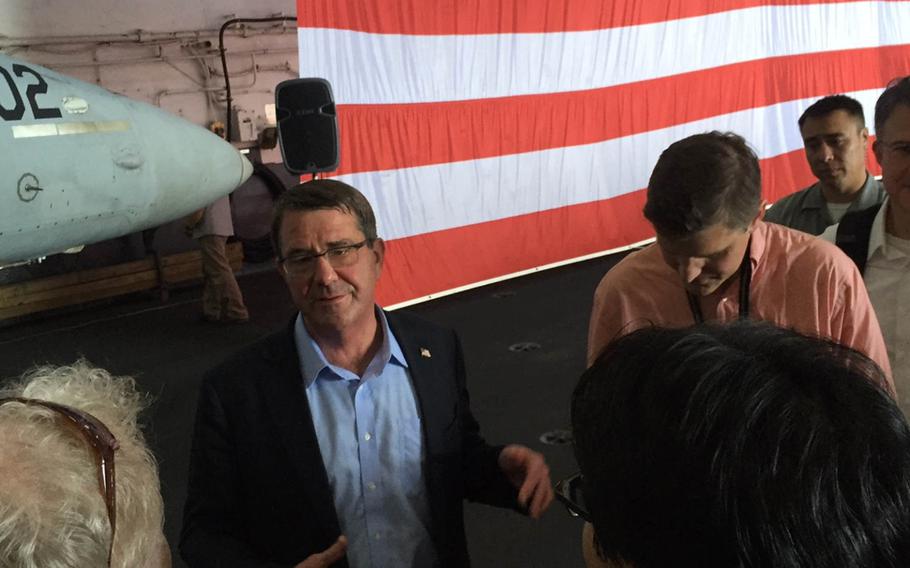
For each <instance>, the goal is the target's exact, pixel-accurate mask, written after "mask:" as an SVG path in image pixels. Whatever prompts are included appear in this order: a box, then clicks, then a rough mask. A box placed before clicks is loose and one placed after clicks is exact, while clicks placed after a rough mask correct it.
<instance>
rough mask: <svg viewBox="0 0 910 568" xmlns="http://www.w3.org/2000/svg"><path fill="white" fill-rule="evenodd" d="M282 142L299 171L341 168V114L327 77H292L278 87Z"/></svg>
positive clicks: (290, 167) (277, 110) (292, 168)
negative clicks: (338, 114)
mask: <svg viewBox="0 0 910 568" xmlns="http://www.w3.org/2000/svg"><path fill="white" fill-rule="evenodd" d="M275 116H276V118H277V120H278V144H279V145H280V146H281V156H282V157H283V158H284V166H285V167H286V168H287V169H288V171H290V172H292V173H295V174H305V173H311V174H313V173H316V172H330V171H333V170H336V169H338V118H337V116H336V115H335V99H334V98H333V97H332V85H330V84H329V82H328V81H326V80H325V79H316V78H311V79H291V80H289V81H282V82H281V83H278V86H277V87H275Z"/></svg>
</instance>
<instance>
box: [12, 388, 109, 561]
mask: <svg viewBox="0 0 910 568" xmlns="http://www.w3.org/2000/svg"><path fill="white" fill-rule="evenodd" d="M7 402H19V403H22V404H25V405H28V406H42V407H44V408H47V409H49V410H53V411H54V412H56V413H57V414H59V415H60V416H63V417H64V418H66V420H67V424H70V425H71V426H74V427H75V428H76V429H77V430H78V431H79V432H80V433H81V435H82V437H83V439H85V441H86V442H88V443H89V445H90V446H91V447H92V449H93V450H94V453H95V461H96V463H97V465H98V483H99V485H100V489H101V494H102V495H103V496H104V503H105V505H106V506H107V518H108V521H109V522H110V524H111V543H110V546H109V548H108V550H107V565H108V566H110V565H111V553H112V552H113V550H114V533H115V532H116V530H117V492H116V489H117V484H116V481H115V478H114V451H115V450H117V449H119V448H120V444H119V443H117V439H116V438H115V437H114V435H113V434H112V433H111V431H110V430H108V428H107V426H105V425H104V423H103V422H101V421H100V420H98V419H97V418H95V417H94V416H92V415H91V414H89V413H88V412H83V411H81V410H79V409H76V408H72V407H70V406H65V405H63V404H57V403H55V402H49V401H47V400H36V399H33V398H20V397H7V398H0V405H3V404H5V403H7Z"/></svg>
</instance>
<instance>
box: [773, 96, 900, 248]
mask: <svg viewBox="0 0 910 568" xmlns="http://www.w3.org/2000/svg"><path fill="white" fill-rule="evenodd" d="M799 132H800V134H801V135H802V137H803V144H804V145H805V148H806V160H807V161H808V162H809V168H811V169H812V173H813V174H814V175H815V177H816V178H818V182H816V183H815V184H813V185H811V186H809V187H807V188H806V189H804V190H802V191H798V192H796V193H793V194H791V195H788V196H787V197H784V198H783V199H781V200H779V201H777V202H776V203H775V204H774V206H773V207H771V209H769V210H768V212H767V214H766V215H765V220H767V221H770V222H772V223H780V224H781V225H786V226H787V227H790V228H793V229H798V230H800V231H804V232H806V233H810V234H812V235H820V234H821V233H822V231H824V230H825V228H826V227H828V226H830V225H833V224H835V223H837V222H838V221H840V220H841V217H843V216H844V215H845V214H846V213H848V212H853V211H862V210H864V209H868V208H870V207H874V206H876V205H878V204H879V203H881V202H882V200H884V199H885V190H884V188H883V187H882V184H881V182H879V181H878V180H876V179H875V178H874V177H872V175H871V174H869V172H868V171H866V146H867V143H868V140H869V131H868V130H867V129H866V119H865V117H864V116H863V106H862V105H861V104H860V103H859V101H857V100H855V99H852V98H850V97H848V96H846V95H832V96H829V97H824V98H822V99H819V100H817V101H815V103H813V104H812V105H811V106H810V107H809V108H807V109H806V111H805V112H804V113H803V114H802V116H800V117H799Z"/></svg>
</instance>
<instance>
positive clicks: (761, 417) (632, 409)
mask: <svg viewBox="0 0 910 568" xmlns="http://www.w3.org/2000/svg"><path fill="white" fill-rule="evenodd" d="M884 380H885V377H884V376H883V375H882V371H881V369H880V368H878V367H877V366H876V365H875V364H874V363H873V362H872V361H870V360H869V359H867V358H866V357H865V356H863V355H862V354H860V353H858V352H856V351H853V350H851V349H847V348H844V347H842V346H840V345H838V344H836V343H833V342H830V341H825V340H821V339H817V338H810V337H805V336H802V335H799V334H797V333H795V332H792V331H789V330H783V329H780V328H776V327H774V326H772V325H769V324H766V323H759V322H737V323H733V324H725V325H718V324H704V325H701V326H696V327H693V328H688V329H676V330H672V329H656V328H645V329H641V330H638V331H636V332H634V333H632V334H629V335H626V336H624V337H622V338H620V339H618V340H617V341H615V342H613V343H611V344H610V345H609V346H608V347H607V349H606V350H605V351H604V352H603V353H602V354H601V356H600V357H599V358H598V359H597V361H596V362H595V363H594V365H593V366H592V367H591V368H589V369H588V370H587V371H586V372H585V373H584V374H583V375H582V377H581V380H580V381H579V383H578V386H577V387H576V389H575V392H574V394H573V397H572V432H573V436H574V444H575V455H576V458H577V460H578V465H579V467H580V469H581V477H580V478H577V479H580V489H581V491H580V494H581V495H582V496H583V506H582V505H581V503H579V502H578V501H573V502H572V504H573V505H574V506H573V507H572V508H573V509H574V510H576V511H582V510H583V511H584V512H585V516H586V517H588V520H589V521H590V522H591V523H592V524H593V532H594V534H595V535H596V539H595V541H594V542H595V544H594V548H595V550H596V551H597V552H598V553H599V556H600V557H601V558H602V559H605V560H606V561H608V562H609V564H608V565H611V566H627V567H629V568H665V567H667V566H674V567H693V568H695V567H697V568H702V567H705V566H711V567H730V568H734V567H740V566H768V567H771V566H794V567H795V566H799V567H801V568H835V567H837V568H840V567H842V566H850V567H856V568H904V567H906V566H910V507H908V506H907V503H910V427H908V424H907V422H906V420H905V419H904V417H903V416H902V415H901V412H900V410H899V409H898V408H897V406H896V405H895V403H894V402H893V400H891V398H890V397H889V395H888V393H887V392H885V391H884V390H882V389H881V388H879V387H878V386H877V385H878V384H881V383H882V382H883V381H884ZM588 532H590V531H588ZM587 544H588V546H590V545H591V543H590V542H588V543H587Z"/></svg>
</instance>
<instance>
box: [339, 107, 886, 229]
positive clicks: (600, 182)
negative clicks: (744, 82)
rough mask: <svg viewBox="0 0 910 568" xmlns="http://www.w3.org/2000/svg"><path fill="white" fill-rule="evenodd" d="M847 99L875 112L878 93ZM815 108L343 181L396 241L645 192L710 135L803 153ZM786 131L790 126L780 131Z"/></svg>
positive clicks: (765, 153)
mask: <svg viewBox="0 0 910 568" xmlns="http://www.w3.org/2000/svg"><path fill="white" fill-rule="evenodd" d="M849 94H850V95H851V96H853V97H854V98H856V99H857V100H859V101H860V102H861V103H863V106H864V107H865V108H866V109H867V110H871V109H872V108H873V107H874V104H875V100H876V98H877V97H878V95H879V94H880V90H879V89H872V90H868V91H860V92H854V93H849ZM813 101H814V99H806V100H799V101H788V102H786V103H781V104H777V105H771V106H767V107H761V108H756V109H749V110H746V111H740V112H735V113H731V114H726V115H720V116H717V117H713V118H710V119H706V120H699V121H694V122H689V123H686V124H678V125H675V126H672V127H670V128H664V129H660V130H652V131H649V132H645V133H641V134H636V135H633V136H627V137H623V138H616V139H612V140H608V141H605V142H600V143H596V144H586V145H582V146H574V147H567V148H557V149H553V150H545V151H540V152H527V153H523V154H514V155H510V156H502V157H496V158H487V159H479V160H469V161H463V162H450V163H446V164H440V165H432V166H421V167H414V168H404V169H400V170H386V171H378V172H365V173H357V174H349V175H342V176H339V178H338V179H341V180H344V181H346V182H348V183H350V184H351V185H353V186H354V187H356V188H358V189H360V190H361V191H362V192H363V193H364V195H366V197H367V199H368V200H369V201H370V203H372V204H373V208H374V209H375V211H376V214H377V217H378V219H377V222H378V224H379V234H380V236H382V237H383V238H386V239H397V238H402V237H409V236H413V235H419V234H422V233H428V232H432V231H439V230H444V229H452V228H455V227H460V226H464V225H471V224H474V223H482V222H486V221H493V220H496V219H502V218H505V217H512V216H516V215H523V214H527V213H534V212H538V211H545V210H548V209H555V208H557V207H563V206H567V205H576V204H581V203H587V202H591V201H599V200H602V199H608V198H611V197H617V196H619V195H623V194H626V193H629V192H632V191H636V190H639V189H642V188H644V187H645V186H647V183H648V178H649V177H650V175H651V169H652V168H653V167H654V164H655V163H656V162H657V158H658V157H659V156H660V153H661V152H662V151H663V150H664V149H665V148H666V147H667V146H669V145H670V144H671V143H673V142H674V141H676V140H679V139H681V138H684V137H686V136H689V135H692V134H697V133H699V132H705V131H708V130H723V131H727V130H729V131H733V132H736V133H739V134H741V135H743V136H744V137H745V138H746V140H748V141H749V143H750V144H751V145H752V146H753V148H755V149H756V153H757V154H758V157H759V158H760V159H763V158H770V157H773V156H777V155H779V154H784V153H786V152H791V151H794V150H799V149H801V148H802V139H801V138H800V136H799V130H798V127H797V125H796V121H797V118H798V117H799V115H800V114H802V112H803V110H805V108H806V107H807V106H808V105H809V104H811V103H812V102H813ZM867 114H868V116H870V117H871V112H867ZM780 124H785V125H788V127H787V128H785V129H781V128H778V126H777V125H780ZM797 189H799V188H795V187H794V188H793V190H794V191H796V190H797Z"/></svg>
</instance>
